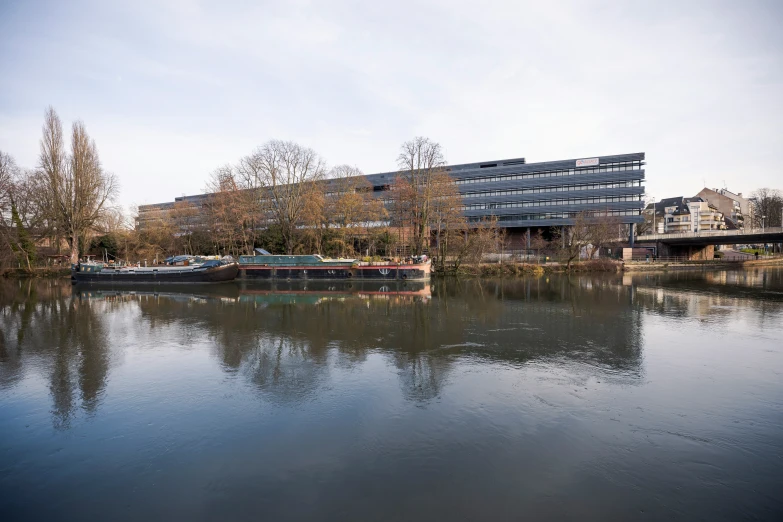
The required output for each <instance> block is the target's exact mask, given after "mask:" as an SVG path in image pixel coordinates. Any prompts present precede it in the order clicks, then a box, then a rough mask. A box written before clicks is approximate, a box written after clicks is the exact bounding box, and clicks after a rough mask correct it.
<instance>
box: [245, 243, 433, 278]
mask: <svg viewBox="0 0 783 522" xmlns="http://www.w3.org/2000/svg"><path fill="white" fill-rule="evenodd" d="M257 252H258V254H257V255H252V256H239V278H240V279H317V280H342V279H357V280H371V281H426V280H428V279H429V278H430V273H431V263H430V260H429V259H427V257H426V256H421V257H414V258H410V259H409V260H407V261H403V262H392V261H380V262H362V261H359V260H356V259H325V258H323V257H321V256H319V255H317V254H315V255H291V256H288V255H272V254H269V253H268V252H266V251H264V250H260V249H259V250H258V251H257Z"/></svg>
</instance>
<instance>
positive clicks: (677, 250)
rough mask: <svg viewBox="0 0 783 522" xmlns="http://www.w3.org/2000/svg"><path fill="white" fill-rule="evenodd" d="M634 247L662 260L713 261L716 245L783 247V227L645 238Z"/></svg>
mask: <svg viewBox="0 0 783 522" xmlns="http://www.w3.org/2000/svg"><path fill="white" fill-rule="evenodd" d="M635 243H636V246H637V247H640V248H653V249H654V252H655V253H656V254H657V255H658V256H659V257H679V256H682V257H687V258H689V259H693V260H698V259H712V258H713V254H714V250H715V249H714V247H715V245H757V244H770V243H772V244H775V243H781V244H783V227H767V228H754V229H745V230H709V231H707V230H704V231H700V232H685V233H678V234H645V235H641V236H638V237H637V238H636V241H635Z"/></svg>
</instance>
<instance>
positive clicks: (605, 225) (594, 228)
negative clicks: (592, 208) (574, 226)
mask: <svg viewBox="0 0 783 522" xmlns="http://www.w3.org/2000/svg"><path fill="white" fill-rule="evenodd" d="M585 221H586V223H585V226H586V227H587V235H588V239H589V242H590V243H589V245H588V246H587V249H588V254H589V257H590V259H594V258H595V257H596V255H597V254H599V253H600V251H601V249H602V248H608V247H611V246H612V245H615V244H617V243H619V242H620V241H621V240H622V238H620V233H619V225H620V219H619V218H617V217H615V216H610V215H606V214H605V213H601V212H597V213H592V214H588V215H587V218H586V220H585Z"/></svg>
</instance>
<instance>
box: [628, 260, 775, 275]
mask: <svg viewBox="0 0 783 522" xmlns="http://www.w3.org/2000/svg"><path fill="white" fill-rule="evenodd" d="M765 266H783V257H775V258H773V259H759V260H755V259H749V260H747V261H723V260H720V259H714V260H710V261H676V262H661V261H650V262H646V261H626V262H625V264H624V266H623V270H624V271H626V272H666V271H669V270H737V269H740V270H743V269H750V268H756V267H765Z"/></svg>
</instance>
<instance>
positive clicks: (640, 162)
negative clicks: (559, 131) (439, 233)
mask: <svg viewBox="0 0 783 522" xmlns="http://www.w3.org/2000/svg"><path fill="white" fill-rule="evenodd" d="M644 166H645V155H644V153H643V152H642V153H635V154H621V155H615V156H600V157H593V158H587V159H579V160H576V159H574V160H564V161H549V162H543V163H527V162H525V160H524V159H520V158H518V159H513V160H497V161H488V162H483V163H470V164H463V165H451V166H449V167H447V170H448V172H449V174H450V175H451V176H452V178H454V181H455V182H456V183H457V186H458V187H459V191H460V194H461V195H462V203H463V205H462V211H463V213H464V214H465V216H466V217H467V219H468V220H469V221H472V222H477V221H482V220H486V219H497V221H498V224H499V225H500V226H502V227H506V228H513V227H523V228H532V227H551V226H560V225H570V224H572V223H573V219H574V216H575V215H576V214H578V213H579V212H589V213H596V214H600V215H607V216H613V217H618V218H619V219H618V221H620V222H621V223H625V224H631V223H641V222H642V221H643V220H644V219H643V217H642V215H641V212H642V209H643V207H644V201H643V199H642V198H643V195H644V179H645V170H644ZM395 176H396V174H395V173H393V172H390V173H385V174H371V175H369V176H367V179H368V180H369V181H370V182H371V183H372V184H373V185H374V186H376V187H379V190H382V189H381V187H388V186H389V184H390V183H391V182H392V181H393V179H394V177H395ZM380 197H381V198H383V196H380ZM383 201H384V202H387V201H388V200H387V199H386V198H383ZM388 202H390V201H388Z"/></svg>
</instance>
